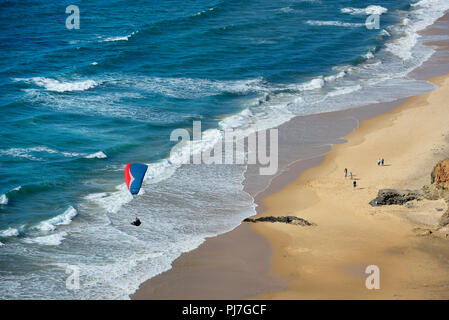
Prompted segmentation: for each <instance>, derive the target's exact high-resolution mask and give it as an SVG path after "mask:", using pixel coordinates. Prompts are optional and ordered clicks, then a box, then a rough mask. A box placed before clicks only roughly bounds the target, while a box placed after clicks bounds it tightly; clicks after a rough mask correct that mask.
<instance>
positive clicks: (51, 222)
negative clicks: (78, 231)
mask: <svg viewBox="0 0 449 320" xmlns="http://www.w3.org/2000/svg"><path fill="white" fill-rule="evenodd" d="M77 214H78V211H77V210H76V209H75V208H73V207H72V206H70V207H68V208H67V210H66V211H64V212H63V213H61V214H60V215H57V216H56V217H53V218H51V219H48V220H46V221H42V222H41V223H39V224H38V225H37V226H36V229H39V230H41V231H53V230H55V229H56V226H59V225H68V224H70V223H71V222H72V219H73V218H74V217H75V216H76V215H77Z"/></svg>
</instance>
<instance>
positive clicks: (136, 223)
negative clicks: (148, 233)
mask: <svg viewBox="0 0 449 320" xmlns="http://www.w3.org/2000/svg"><path fill="white" fill-rule="evenodd" d="M131 224H132V225H133V226H136V227H138V226H140V225H141V224H142V222H140V219H139V218H137V217H136V220H135V221H133V222H131Z"/></svg>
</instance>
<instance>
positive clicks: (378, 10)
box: [340, 5, 388, 15]
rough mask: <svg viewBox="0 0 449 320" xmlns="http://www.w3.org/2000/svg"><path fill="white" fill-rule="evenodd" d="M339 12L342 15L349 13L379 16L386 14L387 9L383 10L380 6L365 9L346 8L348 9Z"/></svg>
mask: <svg viewBox="0 0 449 320" xmlns="http://www.w3.org/2000/svg"><path fill="white" fill-rule="evenodd" d="M340 11H341V12H342V13H349V14H351V15H371V14H377V15H381V14H384V13H386V12H388V9H387V8H384V7H382V6H375V5H370V6H368V7H366V8H353V7H348V8H343V9H341V10H340Z"/></svg>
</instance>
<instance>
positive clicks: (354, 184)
mask: <svg viewBox="0 0 449 320" xmlns="http://www.w3.org/2000/svg"><path fill="white" fill-rule="evenodd" d="M352 185H353V186H354V188H355V187H357V181H355V180H354V182H353V183H352Z"/></svg>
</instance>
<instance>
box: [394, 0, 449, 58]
mask: <svg viewBox="0 0 449 320" xmlns="http://www.w3.org/2000/svg"><path fill="white" fill-rule="evenodd" d="M412 7H413V9H412V11H411V12H412V15H411V16H410V17H409V18H406V19H403V21H402V24H401V26H396V27H394V28H393V29H395V30H396V31H397V32H399V33H402V36H401V37H399V38H397V39H395V40H393V41H390V42H388V43H387V44H386V48H387V50H388V51H390V52H391V53H392V54H394V55H396V56H398V57H399V58H401V59H403V60H410V59H411V58H413V48H414V47H415V46H416V44H417V43H418V39H419V38H420V37H421V36H420V35H419V34H418V32H419V31H421V30H424V29H425V28H426V27H428V26H429V25H431V24H433V23H434V22H435V21H436V20H438V19H439V18H441V17H442V16H443V15H444V14H445V12H446V11H447V10H449V1H441V0H421V1H419V2H416V3H414V4H412ZM427 58H428V57H427ZM424 60H425V59H424Z"/></svg>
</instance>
